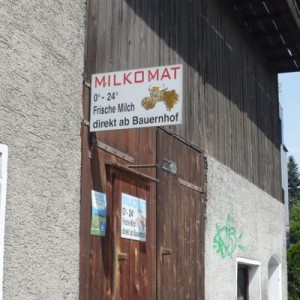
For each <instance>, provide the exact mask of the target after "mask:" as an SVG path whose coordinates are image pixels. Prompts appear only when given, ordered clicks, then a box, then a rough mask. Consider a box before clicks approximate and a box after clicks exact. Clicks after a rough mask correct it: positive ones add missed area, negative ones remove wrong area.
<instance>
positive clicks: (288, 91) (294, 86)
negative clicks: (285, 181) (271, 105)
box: [278, 72, 300, 170]
mask: <svg viewBox="0 0 300 300" xmlns="http://www.w3.org/2000/svg"><path fill="white" fill-rule="evenodd" d="M278 78H279V87H280V90H279V98H280V103H281V106H282V108H283V122H284V144H285V146H286V147H287V149H288V150H289V153H288V155H293V156H294V157H295V159H296V162H297V164H298V167H299V170H300V72H295V73H284V74H280V75H279V77H278Z"/></svg>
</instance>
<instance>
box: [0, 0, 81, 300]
mask: <svg viewBox="0 0 300 300" xmlns="http://www.w3.org/2000/svg"><path fill="white" fill-rule="evenodd" d="M84 14H85V5H84V1H83V0H77V1H63V0H57V1H50V0H46V1H37V0H34V1H26V0H20V1H12V0H9V1H1V5H0V143H4V144H7V145H8V151H9V159H8V190H7V209H6V230H5V250H4V251H5V252H4V299H7V300H8V299H9V300H14V299H22V300H26V299H37V300H41V299H42V300H45V299H78V289H79V288H78V284H79V207H80V160H81V154H80V153H81V149H80V147H81V141H80V121H81V112H82V109H81V87H82V71H83V48H84V45H83V44H84Z"/></svg>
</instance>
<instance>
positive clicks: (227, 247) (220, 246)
mask: <svg viewBox="0 0 300 300" xmlns="http://www.w3.org/2000/svg"><path fill="white" fill-rule="evenodd" d="M216 230H217V233H216V235H215V236H214V249H216V252H217V253H218V254H220V255H221V256H222V258H226V257H228V258H232V254H233V253H234V251H235V250H236V249H237V248H239V249H240V250H242V251H244V250H245V249H246V247H245V246H242V245H241V244H240V240H241V239H242V235H243V233H241V234H240V235H238V234H237V232H236V229H235V228H234V227H232V226H231V215H230V213H228V214H227V221H226V225H224V226H222V227H220V226H219V225H218V224H216Z"/></svg>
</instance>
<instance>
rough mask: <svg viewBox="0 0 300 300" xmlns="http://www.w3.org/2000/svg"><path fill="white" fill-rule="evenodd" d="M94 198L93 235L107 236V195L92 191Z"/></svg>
mask: <svg viewBox="0 0 300 300" xmlns="http://www.w3.org/2000/svg"><path fill="white" fill-rule="evenodd" d="M91 196H92V220H91V234H92V235H98V236H105V231H106V220H107V219H106V218H107V203H106V195H105V194H103V193H100V192H96V191H93V190H92V191H91Z"/></svg>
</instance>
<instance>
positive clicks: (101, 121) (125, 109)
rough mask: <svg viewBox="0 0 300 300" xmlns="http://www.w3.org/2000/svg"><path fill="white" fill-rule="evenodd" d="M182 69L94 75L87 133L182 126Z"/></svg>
mask: <svg viewBox="0 0 300 300" xmlns="http://www.w3.org/2000/svg"><path fill="white" fill-rule="evenodd" d="M182 96H183V95H182V65H172V66H164V67H155V68H147V69H137V70H128V71H120V72H112V73H103V74H94V75H92V82H91V106H90V107H91V110H90V131H92V132H93V131H104V130H115V129H128V128H140V127H151V126H163V125H175V124H181V122H182V102H183V98H182Z"/></svg>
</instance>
